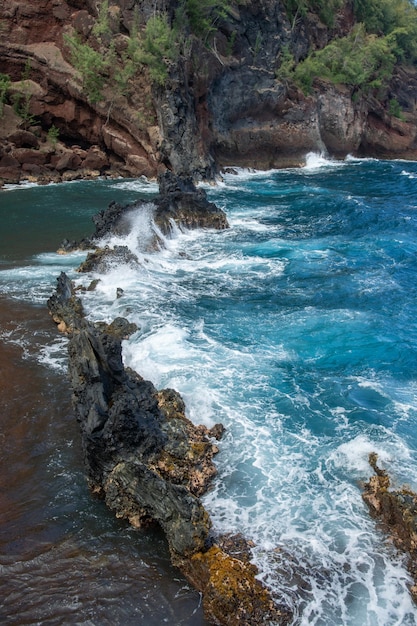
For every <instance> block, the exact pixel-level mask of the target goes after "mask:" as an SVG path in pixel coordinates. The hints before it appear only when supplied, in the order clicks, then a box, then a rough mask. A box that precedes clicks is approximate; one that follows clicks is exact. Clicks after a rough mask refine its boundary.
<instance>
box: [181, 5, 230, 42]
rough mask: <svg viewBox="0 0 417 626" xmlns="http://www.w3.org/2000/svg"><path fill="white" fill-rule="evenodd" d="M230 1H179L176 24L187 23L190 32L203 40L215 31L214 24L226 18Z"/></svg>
mask: <svg viewBox="0 0 417 626" xmlns="http://www.w3.org/2000/svg"><path fill="white" fill-rule="evenodd" d="M230 5H231V1H230V0H181V2H180V5H179V8H178V11H177V16H176V24H177V25H181V24H182V25H183V24H185V23H186V22H188V24H189V26H190V29H191V32H193V33H194V35H196V36H197V37H200V38H201V39H203V40H207V38H208V37H209V35H210V34H211V33H213V32H214V31H215V30H216V26H215V25H216V23H217V21H218V20H219V19H220V18H224V17H226V16H227V13H228V11H229V10H230Z"/></svg>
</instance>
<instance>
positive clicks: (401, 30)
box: [353, 0, 417, 63]
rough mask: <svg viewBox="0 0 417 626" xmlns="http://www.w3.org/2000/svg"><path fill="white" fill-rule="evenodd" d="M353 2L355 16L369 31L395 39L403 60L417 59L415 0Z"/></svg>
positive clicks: (355, 0)
mask: <svg viewBox="0 0 417 626" xmlns="http://www.w3.org/2000/svg"><path fill="white" fill-rule="evenodd" d="M353 6H354V12H355V18H356V20H357V21H358V22H362V23H363V24H364V25H365V28H366V31H367V32H368V33H373V34H375V35H385V36H387V35H391V36H392V37H393V38H394V39H395V43H396V54H397V56H398V57H399V59H400V60H401V61H403V62H406V63H414V62H415V61H416V60H417V9H416V6H415V4H414V2H413V1H412V0H354V3H353Z"/></svg>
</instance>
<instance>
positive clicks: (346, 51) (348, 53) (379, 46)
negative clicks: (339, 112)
mask: <svg viewBox="0 0 417 626" xmlns="http://www.w3.org/2000/svg"><path fill="white" fill-rule="evenodd" d="M395 61H396V56H395V54H394V52H393V41H392V39H391V38H390V37H389V36H388V37H377V36H376V35H367V34H366V31H365V28H364V27H363V25H362V24H358V25H357V26H355V28H354V29H353V30H352V32H351V33H350V34H349V35H348V36H347V37H343V38H340V39H334V40H333V41H332V42H331V43H330V44H329V45H327V46H326V47H325V48H323V49H322V50H318V51H317V52H313V53H312V54H310V55H309V56H308V57H307V58H306V59H305V60H304V61H302V62H301V63H299V64H298V65H297V67H295V69H294V73H293V76H294V80H295V82H296V83H298V85H299V86H300V87H301V88H302V90H303V91H304V92H306V93H308V92H309V91H310V90H311V87H312V84H313V81H314V79H315V78H318V77H320V78H322V79H324V80H328V81H330V82H332V83H334V84H344V85H349V86H350V87H354V88H355V89H357V90H362V91H367V90H370V89H378V88H380V87H381V86H382V85H383V83H384V82H385V81H387V80H388V79H389V78H390V77H391V75H392V70H393V67H394V64H395Z"/></svg>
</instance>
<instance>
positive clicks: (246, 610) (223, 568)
mask: <svg viewBox="0 0 417 626" xmlns="http://www.w3.org/2000/svg"><path fill="white" fill-rule="evenodd" d="M190 568H191V571H190V572H188V573H189V574H190V576H191V577H192V578H193V579H194V583H196V582H197V586H200V588H201V591H202V592H203V603H204V609H205V612H206V615H207V616H208V617H209V619H211V620H213V623H215V624H225V623H227V624H228V626H238V625H239V626H242V624H252V625H257V624H268V623H270V622H273V623H274V624H285V623H287V618H288V615H287V613H286V611H281V610H279V608H278V607H277V606H276V605H275V604H274V601H273V600H272V598H271V596H270V594H269V592H268V590H267V589H266V587H264V586H263V585H262V584H261V583H260V582H259V581H258V580H257V579H256V578H255V574H256V568H255V567H254V566H253V565H251V564H250V563H245V562H243V561H240V560H239V559H236V558H234V557H232V556H230V555H229V554H227V553H226V552H224V551H223V550H222V549H221V548H220V547H219V546H217V545H214V546H212V547H211V548H210V549H209V550H208V551H207V552H204V553H202V552H198V553H196V554H194V555H193V556H192V557H191V562H190ZM226 616H227V622H226V621H225V619H226Z"/></svg>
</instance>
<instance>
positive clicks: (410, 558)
mask: <svg viewBox="0 0 417 626" xmlns="http://www.w3.org/2000/svg"><path fill="white" fill-rule="evenodd" d="M377 462H378V455H377V454H376V453H375V452H372V453H371V454H370V455H369V464H370V466H371V467H372V469H373V470H374V472H375V474H374V476H371V478H370V479H369V482H367V483H366V484H365V485H364V491H363V496H362V497H363V499H364V501H365V502H366V504H367V505H368V507H369V510H370V512H371V515H372V516H373V517H375V518H377V519H379V520H380V521H381V522H382V525H383V527H384V529H385V530H386V532H387V533H388V535H389V536H390V537H391V539H392V541H393V542H394V544H395V546H396V547H397V548H398V549H399V550H401V551H403V552H404V553H405V554H406V555H407V567H408V570H409V572H410V574H411V576H412V578H413V580H414V585H412V586H411V588H410V591H411V594H412V596H413V598H414V601H416V602H417V494H416V493H415V492H413V491H412V490H411V489H409V488H408V487H402V488H401V489H391V479H390V477H389V475H388V472H387V471H386V470H385V469H381V468H380V467H379V466H378V464H377Z"/></svg>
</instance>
